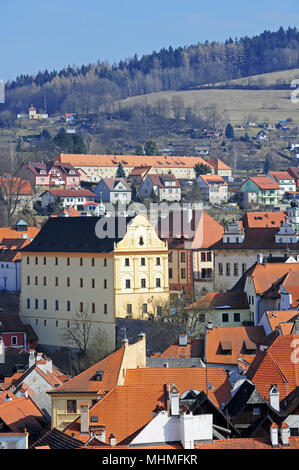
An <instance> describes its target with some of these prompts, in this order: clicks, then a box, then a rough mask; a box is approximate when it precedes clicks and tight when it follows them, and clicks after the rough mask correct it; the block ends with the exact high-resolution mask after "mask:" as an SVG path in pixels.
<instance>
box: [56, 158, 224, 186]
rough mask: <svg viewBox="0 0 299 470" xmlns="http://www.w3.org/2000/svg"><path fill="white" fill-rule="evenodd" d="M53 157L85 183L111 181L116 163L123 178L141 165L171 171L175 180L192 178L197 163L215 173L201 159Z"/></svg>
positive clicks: (153, 171)
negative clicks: (79, 172) (69, 166)
mask: <svg viewBox="0 0 299 470" xmlns="http://www.w3.org/2000/svg"><path fill="white" fill-rule="evenodd" d="M57 158H58V159H59V161H61V162H63V163H71V164H72V165H73V166H74V167H75V168H77V169H79V168H81V169H82V170H84V172H85V174H86V175H87V180H88V181H91V182H98V181H100V179H101V178H115V177H116V172H117V168H118V165H119V163H121V164H122V166H123V168H124V171H125V174H126V177H127V176H129V175H130V173H131V172H132V170H133V169H134V168H136V167H142V166H143V167H151V170H150V173H157V174H160V175H167V174H168V173H169V172H171V173H172V174H173V175H174V176H175V177H176V178H177V179H190V178H191V179H193V178H194V177H195V173H194V167H195V165H196V164H197V163H199V164H200V163H202V164H204V165H207V166H209V167H210V168H211V173H212V174H216V172H217V169H215V168H214V167H213V166H211V165H210V164H209V163H208V162H207V161H206V160H204V159H203V158H201V157H176V156H167V155H159V156H148V155H79V154H60V155H59V156H58V157H57Z"/></svg>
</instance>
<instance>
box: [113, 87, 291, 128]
mask: <svg viewBox="0 0 299 470" xmlns="http://www.w3.org/2000/svg"><path fill="white" fill-rule="evenodd" d="M291 91H292V90H291V89H290V90H223V89H207V90H188V91H167V92H160V93H152V94H149V95H146V100H147V103H149V104H150V103H154V102H155V101H157V100H160V99H163V98H166V99H169V100H171V98H172V97H173V96H181V97H182V98H183V101H184V105H185V107H188V106H194V107H196V108H198V111H199V112H200V113H201V114H202V115H203V117H204V116H205V114H206V113H208V112H209V110H211V109H213V108H216V109H217V111H218V112H219V113H221V115H222V116H223V117H224V119H225V120H227V121H230V122H231V123H232V124H233V125H239V124H243V123H245V122H247V121H248V120H255V121H257V122H271V123H276V122H278V121H280V120H282V119H287V118H292V119H293V125H296V126H298V125H299V104H294V103H293V102H292V101H291V99H290V97H291ZM144 100H145V97H144V96H136V97H132V98H127V99H126V100H122V101H121V103H122V104H123V105H130V104H133V103H137V102H142V103H144Z"/></svg>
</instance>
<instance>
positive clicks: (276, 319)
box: [265, 310, 299, 331]
mask: <svg viewBox="0 0 299 470" xmlns="http://www.w3.org/2000/svg"><path fill="white" fill-rule="evenodd" d="M298 314H299V310H268V311H266V312H265V315H266V316H267V319H268V322H269V325H270V327H271V330H272V331H274V330H275V328H276V327H277V326H281V324H282V323H287V322H290V321H291V320H294V318H295V317H296V316H297V315H298ZM290 325H291V326H293V322H291V323H290Z"/></svg>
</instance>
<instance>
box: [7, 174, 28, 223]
mask: <svg viewBox="0 0 299 470" xmlns="http://www.w3.org/2000/svg"><path fill="white" fill-rule="evenodd" d="M27 188H28V190H30V191H29V193H30V192H31V194H29V193H28V194H26V193H25V194H24V191H25V190H27ZM34 197H35V194H34V193H33V190H32V188H31V185H30V184H29V182H28V181H26V180H23V179H22V178H18V177H16V176H12V175H9V176H5V177H1V178H0V209H1V222H2V223H4V224H5V225H11V222H12V219H13V216H14V215H16V213H17V212H18V211H19V210H23V209H26V208H28V206H29V205H30V203H31V202H32V200H33V199H34Z"/></svg>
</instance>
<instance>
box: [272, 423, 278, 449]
mask: <svg viewBox="0 0 299 470" xmlns="http://www.w3.org/2000/svg"><path fill="white" fill-rule="evenodd" d="M270 440H271V444H272V447H278V426H277V424H275V423H272V425H271V428H270Z"/></svg>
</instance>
